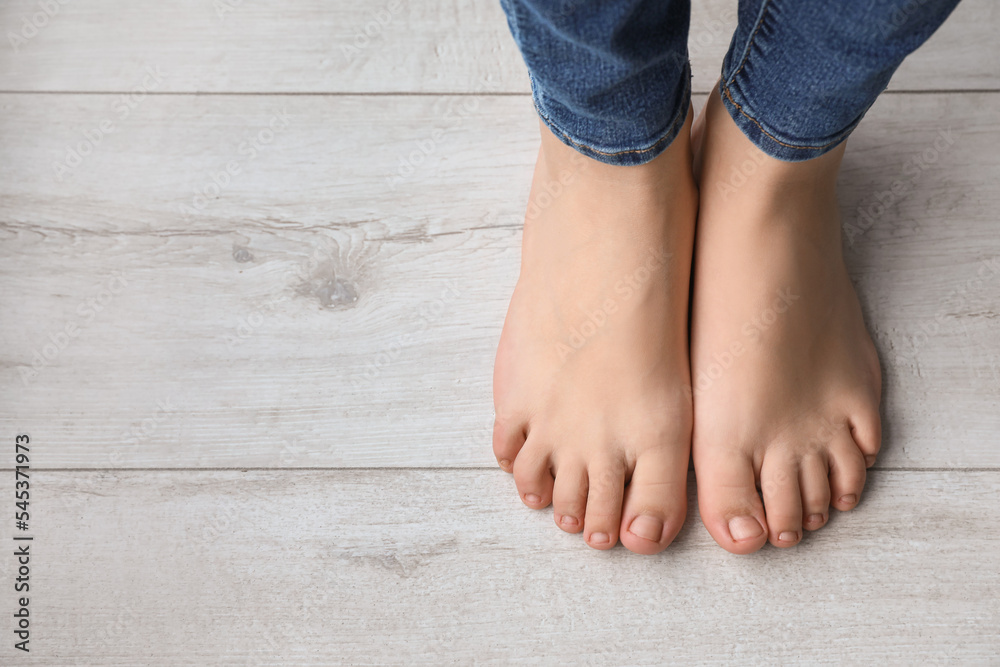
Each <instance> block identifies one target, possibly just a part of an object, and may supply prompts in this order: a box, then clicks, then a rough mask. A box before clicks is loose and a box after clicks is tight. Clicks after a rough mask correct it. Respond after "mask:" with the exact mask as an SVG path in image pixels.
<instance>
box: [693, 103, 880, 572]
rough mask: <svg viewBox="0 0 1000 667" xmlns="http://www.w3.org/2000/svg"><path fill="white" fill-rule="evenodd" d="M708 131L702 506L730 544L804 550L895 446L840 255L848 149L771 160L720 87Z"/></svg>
mask: <svg viewBox="0 0 1000 667" xmlns="http://www.w3.org/2000/svg"><path fill="white" fill-rule="evenodd" d="M699 125H700V127H699V129H698V131H697V132H696V134H698V135H700V136H698V137H697V140H698V141H699V142H700V143H701V146H700V155H699V158H700V161H699V164H700V170H701V176H700V181H699V183H700V187H701V205H700V210H699V218H698V234H697V241H696V248H695V274H694V292H693V305H692V329H691V376H692V383H693V385H694V412H695V422H694V436H693V450H692V451H693V457H694V465H695V472H696V475H697V480H698V504H699V509H700V510H701V517H702V520H703V521H704V523H705V527H706V528H708V531H709V533H711V534H712V537H713V538H715V541H716V542H718V543H719V544H720V545H721V546H722V547H723V548H724V549H726V550H728V551H731V552H733V553H740V554H744V553H750V552H752V551H756V550H757V549H759V548H761V546H763V544H764V543H765V542H766V541H768V540H770V542H771V544H773V545H774V546H777V547H789V546H793V545H795V544H798V543H799V541H800V539H801V538H802V530H803V528H804V529H806V530H815V529H817V528H820V527H821V526H823V525H824V524H825V523H826V522H827V519H828V517H829V507H830V505H831V503H832V505H833V507H836V508H837V509H839V510H849V509H851V508H853V507H854V506H855V505H856V504H857V502H858V500H859V498H860V497H861V491H862V488H863V487H864V483H865V468H866V466H870V465H871V464H872V463H873V462H874V460H875V455H876V454H877V453H878V449H879V444H880V438H881V433H880V422H879V401H880V393H881V375H880V369H879V362H878V357H877V355H876V352H875V347H874V345H873V344H872V341H871V338H870V337H869V335H868V332H867V330H866V329H865V324H864V321H863V319H862V315H861V307H860V305H859V303H858V299H857V296H856V294H855V292H854V287H853V286H852V284H851V281H850V279H849V277H848V275H847V270H846V268H845V266H844V260H843V256H842V250H841V239H840V218H839V215H838V211H837V201H836V187H835V186H836V179H837V171H838V169H839V167H840V160H841V157H842V156H843V152H844V146H843V145H841V146H839V147H837V148H836V149H835V150H833V151H831V152H829V153H827V154H825V155H823V156H820V157H818V158H814V159H811V160H807V161H804V162H797V163H790V162H781V161H779V160H776V159H774V158H771V157H768V156H767V155H765V154H764V153H763V152H761V151H760V150H759V149H757V148H756V147H755V146H754V145H753V144H752V143H751V142H750V141H749V140H748V139H747V138H746V137H745V136H744V135H743V133H742V132H741V131H740V130H739V129H738V128H737V127H736V124H735V123H733V121H732V119H731V118H730V117H729V114H728V113H727V111H726V110H725V108H724V107H723V104H722V101H721V99H720V98H719V97H718V92H716V93H714V94H713V95H712V98H711V99H710V101H709V103H708V106H707V108H706V112H705V116H704V118H700V119H699ZM697 149H698V146H696V150H697ZM748 160H749V163H748V162H747V161H748ZM746 164H751V165H752V167H753V168H752V169H748V168H746ZM741 168H742V169H743V170H744V173H745V172H752V173H750V174H749V175H748V176H747V177H746V179H745V182H743V179H739V178H736V179H734V178H733V175H734V174H739V173H740V170H741ZM758 487H759V488H760V489H761V491H762V493H763V502H762V501H761V495H760V494H759V493H758Z"/></svg>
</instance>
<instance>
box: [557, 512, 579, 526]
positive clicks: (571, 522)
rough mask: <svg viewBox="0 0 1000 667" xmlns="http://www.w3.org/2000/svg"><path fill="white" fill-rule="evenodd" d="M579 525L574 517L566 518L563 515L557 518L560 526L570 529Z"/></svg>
mask: <svg viewBox="0 0 1000 667" xmlns="http://www.w3.org/2000/svg"><path fill="white" fill-rule="evenodd" d="M579 523H580V522H579V521H577V520H576V517H575V516H567V515H565V514H564V515H563V516H561V517H559V525H560V526H567V527H570V528H572V527H573V526H576V525H577V524H579Z"/></svg>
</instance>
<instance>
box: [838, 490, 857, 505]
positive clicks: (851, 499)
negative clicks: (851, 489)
mask: <svg viewBox="0 0 1000 667" xmlns="http://www.w3.org/2000/svg"><path fill="white" fill-rule="evenodd" d="M856 502H858V497H857V496H856V495H854V494H853V493H849V494H847V495H846V496H841V497H840V503H841V504H842V505H853V504H854V503H856Z"/></svg>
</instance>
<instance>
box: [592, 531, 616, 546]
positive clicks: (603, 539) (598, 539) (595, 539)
mask: <svg viewBox="0 0 1000 667" xmlns="http://www.w3.org/2000/svg"><path fill="white" fill-rule="evenodd" d="M610 541H611V538H610V537H608V534H607V533H591V534H590V543H591V544H607V543H608V542H610Z"/></svg>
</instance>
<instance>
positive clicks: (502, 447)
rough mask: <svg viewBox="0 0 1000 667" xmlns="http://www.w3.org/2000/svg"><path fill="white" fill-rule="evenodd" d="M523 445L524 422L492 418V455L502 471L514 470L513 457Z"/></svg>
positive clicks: (515, 456) (514, 457)
mask: <svg viewBox="0 0 1000 667" xmlns="http://www.w3.org/2000/svg"><path fill="white" fill-rule="evenodd" d="M523 446H524V424H522V423H521V422H512V421H501V420H500V418H496V419H494V421H493V455H494V456H495V457H496V459H497V463H498V464H499V465H500V467H501V468H502V469H503V470H504V472H514V459H516V458H517V453H518V452H520V451H521V447H523Z"/></svg>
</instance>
